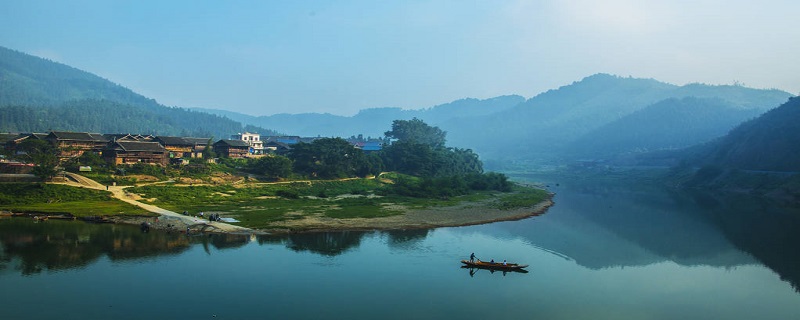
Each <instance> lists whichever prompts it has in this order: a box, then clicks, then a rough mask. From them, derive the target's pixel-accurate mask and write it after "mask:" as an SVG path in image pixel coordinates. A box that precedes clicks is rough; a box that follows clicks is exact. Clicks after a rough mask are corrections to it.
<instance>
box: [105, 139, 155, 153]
mask: <svg viewBox="0 0 800 320" xmlns="http://www.w3.org/2000/svg"><path fill="white" fill-rule="evenodd" d="M114 145H115V146H119V148H121V149H122V150H125V151H128V152H131V151H150V152H165V151H166V149H164V146H162V145H161V144H160V143H158V142H145V141H117V142H115V143H114ZM115 149H116V147H115Z"/></svg>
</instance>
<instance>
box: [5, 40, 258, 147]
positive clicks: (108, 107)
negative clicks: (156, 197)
mask: <svg viewBox="0 0 800 320" xmlns="http://www.w3.org/2000/svg"><path fill="white" fill-rule="evenodd" d="M259 129H260V128H259ZM49 130H63V131H82V132H102V133H142V134H159V135H184V136H206V137H207V136H215V137H225V138H227V137H228V136H229V135H231V134H235V133H237V132H241V131H243V126H242V124H240V123H238V122H236V121H233V120H230V119H228V118H225V117H220V116H217V115H211V114H207V113H201V112H195V111H190V110H187V109H183V108H177V107H166V106H163V105H161V104H159V103H158V102H156V101H155V100H153V99H149V98H146V97H144V96H142V95H140V94H137V93H135V92H133V91H131V90H130V89H128V88H125V87H123V86H120V85H118V84H115V83H113V82H111V81H108V80H106V79H104V78H101V77H99V76H96V75H94V74H91V73H89V72H86V71H82V70H78V69H76V68H73V67H70V66H67V65H64V64H61V63H57V62H53V61H50V60H46V59H42V58H39V57H35V56H32V55H28V54H25V53H22V52H18V51H14V50H11V49H8V48H4V47H0V131H5V132H44V131H49ZM261 130H262V132H263V133H265V134H268V133H271V132H272V131H269V130H266V129H261Z"/></svg>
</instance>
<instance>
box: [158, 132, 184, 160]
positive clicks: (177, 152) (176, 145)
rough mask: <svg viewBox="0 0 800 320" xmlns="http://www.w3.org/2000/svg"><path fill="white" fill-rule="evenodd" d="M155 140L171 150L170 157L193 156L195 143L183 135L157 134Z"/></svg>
mask: <svg viewBox="0 0 800 320" xmlns="http://www.w3.org/2000/svg"><path fill="white" fill-rule="evenodd" d="M153 141H154V142H158V143H160V144H161V145H162V146H164V148H166V149H167V151H168V152H169V158H170V159H174V158H193V156H192V155H193V151H194V143H193V142H192V141H188V140H187V139H186V138H183V137H168V136H157V137H155V139H153Z"/></svg>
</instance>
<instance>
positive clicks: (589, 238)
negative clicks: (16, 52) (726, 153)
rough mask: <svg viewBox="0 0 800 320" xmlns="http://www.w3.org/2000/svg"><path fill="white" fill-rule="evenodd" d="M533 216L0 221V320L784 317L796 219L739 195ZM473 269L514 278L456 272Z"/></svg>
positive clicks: (609, 189) (797, 234)
mask: <svg viewBox="0 0 800 320" xmlns="http://www.w3.org/2000/svg"><path fill="white" fill-rule="evenodd" d="M552 186H553V187H552V190H553V191H555V192H557V194H558V195H557V196H556V199H555V200H556V203H557V204H556V206H554V207H553V208H551V209H550V211H549V212H548V213H547V214H545V215H543V216H539V217H534V218H530V219H526V220H521V221H515V222H503V223H494V224H489V225H482V226H472V227H460V228H441V229H435V230H405V231H393V232H341V233H322V234H301V235H292V236H288V237H285V236H284V237H245V236H208V235H204V236H192V237H187V236H185V235H180V234H164V233H158V232H153V233H148V234H142V233H140V232H139V231H138V229H137V228H135V227H127V226H119V225H95V224H85V223H75V222H62V221H53V220H51V221H47V222H43V223H33V222H32V221H30V220H28V219H2V220H0V249H1V250H0V252H1V254H0V306H2V307H0V318H2V319H53V318H58V319H142V318H150V319H162V318H164V319H166V318H171V319H175V318H194V319H201V318H209V319H210V318H215V319H243V318H279V317H280V318H292V319H318V318H341V319H376V318H380V319H443V318H445V319H446V318H449V319H453V318H463V317H468V316H477V317H500V316H504V317H516V318H522V319H536V318H538V319H679V318H682V319H754V318H757V319H793V318H796V317H797V315H800V293H798V290H797V288H798V285H799V284H800V213H798V210H796V209H793V208H786V207H780V206H777V205H774V204H769V203H764V202H761V201H758V200H754V199H747V198H743V197H733V198H725V197H719V196H710V195H700V194H685V193H675V192H669V191H664V190H659V189H650V188H629V187H616V186H608V185H596V184H592V185H589V184H579V183H562V184H560V185H559V186H555V185H552ZM470 252H475V253H476V255H477V256H478V257H479V258H481V259H484V260H488V259H492V258H493V259H495V260H502V259H508V260H509V261H515V262H521V263H526V264H530V267H529V268H528V270H529V272H528V273H503V272H489V271H486V270H469V269H462V268H460V266H459V262H458V261H459V260H460V259H465V258H467V256H468V255H469V253H470Z"/></svg>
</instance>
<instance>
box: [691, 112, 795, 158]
mask: <svg viewBox="0 0 800 320" xmlns="http://www.w3.org/2000/svg"><path fill="white" fill-rule="evenodd" d="M695 163H697V164H706V165H707V164H712V165H718V166H722V167H728V168H736V169H743V170H764V171H800V98H798V97H794V98H791V99H789V101H788V102H786V103H784V104H783V105H781V106H780V107H778V108H775V109H773V110H770V111H769V112H767V113H765V114H764V115H762V116H761V117H759V118H757V119H754V120H751V121H748V122H745V123H743V124H741V125H740V126H738V127H736V128H735V129H734V130H732V131H731V132H730V133H729V134H728V135H726V136H725V137H723V138H721V139H719V140H718V141H715V142H714V143H710V144H708V145H707V146H705V147H704V148H703V149H701V151H700V152H699V156H698V157H697V160H696V161H695Z"/></svg>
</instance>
